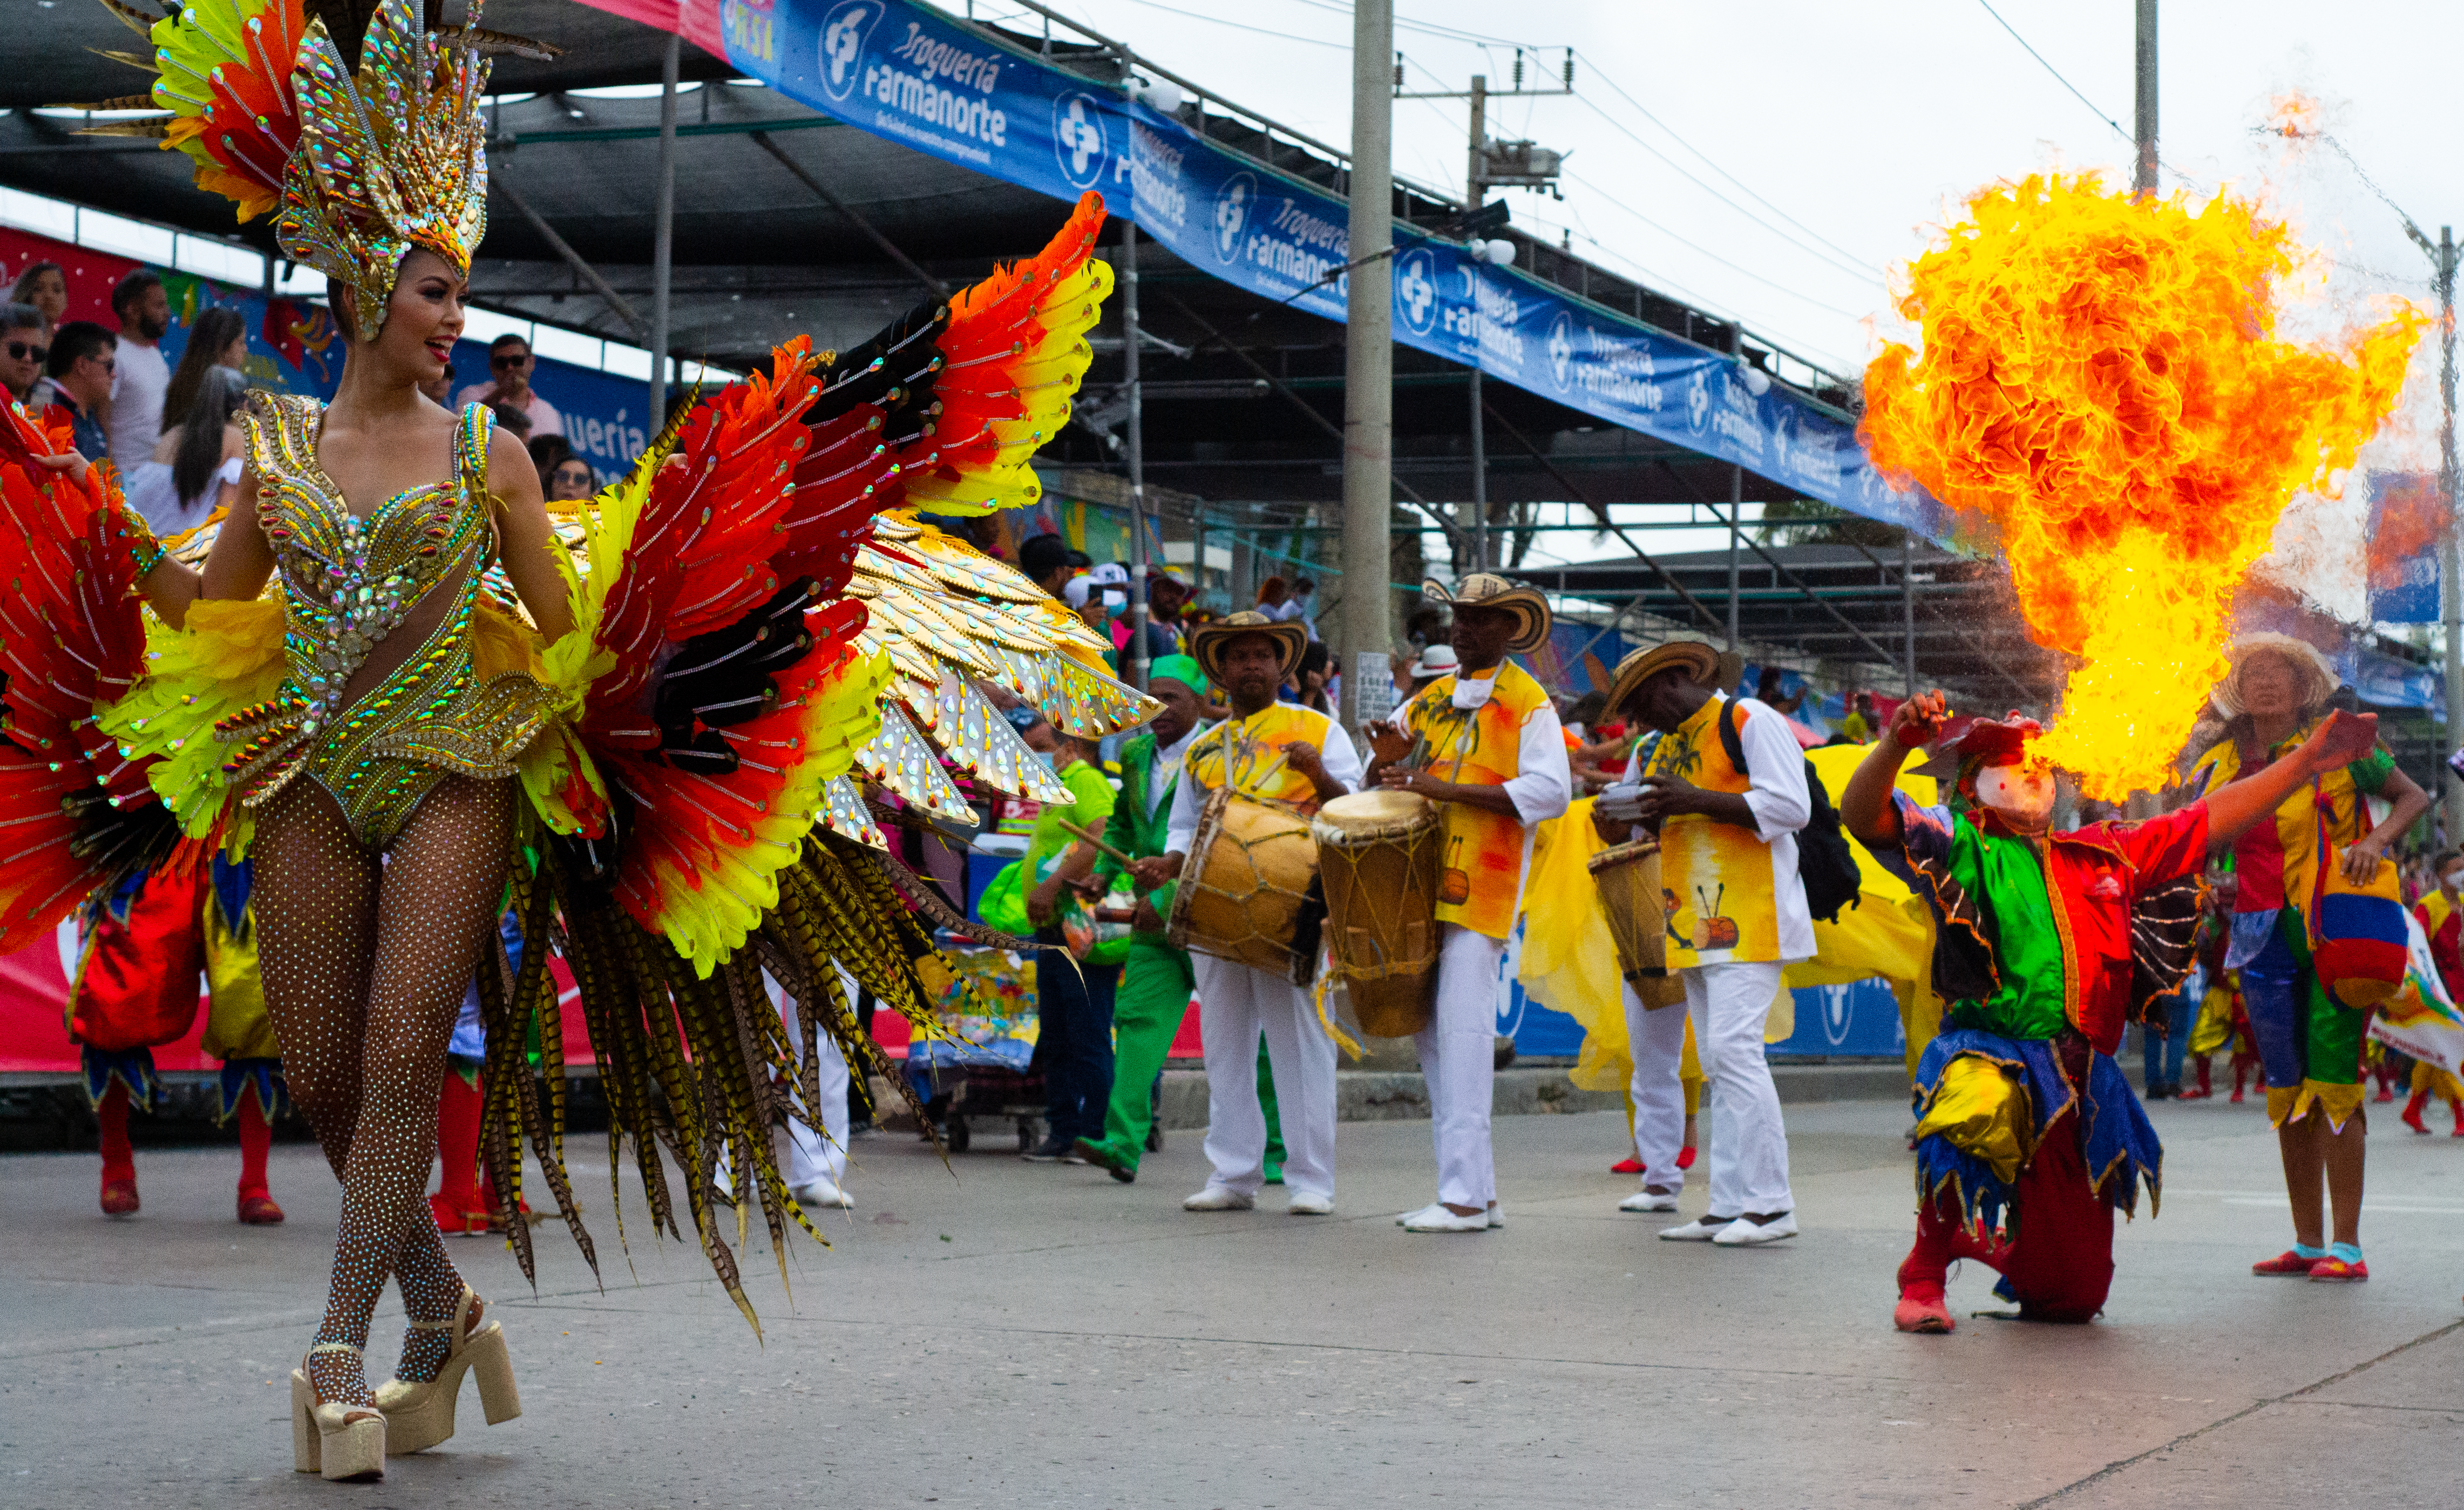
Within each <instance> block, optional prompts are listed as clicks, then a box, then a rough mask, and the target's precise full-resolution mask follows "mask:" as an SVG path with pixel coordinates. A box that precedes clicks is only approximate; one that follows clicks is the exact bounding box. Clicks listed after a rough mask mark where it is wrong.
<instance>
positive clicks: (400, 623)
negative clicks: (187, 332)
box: [216, 394, 553, 843]
mask: <svg viewBox="0 0 2464 1510" xmlns="http://www.w3.org/2000/svg"><path fill="white" fill-rule="evenodd" d="M493 420H494V416H493V415H491V414H490V412H489V411H487V410H486V409H484V408H482V407H480V406H478V405H475V404H474V405H472V406H470V407H469V408H467V409H465V410H464V411H462V413H461V415H460V417H459V418H458V419H457V421H456V422H455V428H454V433H453V454H452V464H453V473H452V476H451V478H449V479H448V480H445V481H442V482H433V483H428V484H425V485H422V486H420V487H415V488H412V489H410V490H408V491H407V492H404V493H400V494H397V495H395V496H394V497H392V498H390V499H387V500H385V503H384V504H383V505H382V506H381V507H379V508H378V509H377V510H376V512H375V513H373V514H370V515H368V516H367V517H366V518H364V519H363V518H360V517H358V516H355V515H354V514H353V513H352V512H351V510H350V505H349V504H348V503H347V502H346V501H345V500H344V499H343V498H342V494H341V489H340V488H338V487H336V486H335V485H334V481H333V479H332V478H331V477H327V476H326V474H325V470H324V468H323V467H322V466H320V465H319V463H318V460H317V442H318V437H319V432H320V431H321V429H322V427H323V422H324V406H323V405H321V404H319V403H318V402H317V401H316V400H314V399H307V398H297V397H293V396H290V395H285V394H257V395H253V396H252V398H251V399H250V402H249V414H248V422H247V432H248V441H249V464H250V469H251V470H252V471H253V473H254V474H255V477H256V485H257V495H256V500H255V503H256V510H257V521H258V522H259V524H260V525H261V526H262V527H263V529H264V531H265V537H266V540H267V542H268V544H271V545H272V546H273V547H274V559H275V574H276V576H277V578H278V583H279V591H280V596H281V600H282V608H283V654H284V657H285V661H286V664H287V667H288V671H289V675H288V676H286V677H284V679H283V684H282V689H281V691H280V692H279V693H278V694H277V695H276V696H275V698H273V699H270V700H268V701H266V702H263V703H260V704H258V705H256V706H255V707H253V708H249V709H247V710H246V711H244V712H242V713H240V714H237V715H235V716H233V717H232V718H230V719H226V720H224V721H223V722H221V723H220V724H218V725H217V726H216V727H217V733H218V734H219V736H220V737H221V738H222V739H223V740H224V741H226V742H227V743H229V744H231V745H233V746H234V748H233V749H232V751H231V755H230V756H229V757H228V758H227V759H226V760H225V762H224V765H223V769H224V772H225V773H226V775H227V776H228V777H229V779H230V780H231V782H232V784H233V785H234V786H236V787H238V788H240V801H241V802H242V803H243V804H244V805H246V806H250V807H254V806H257V805H258V804H261V803H263V802H265V801H267V800H268V799H270V798H271V797H272V796H273V795H274V794H275V792H277V791H279V790H281V789H282V788H283V787H284V786H286V785H287V784H288V783H289V782H291V781H292V780H293V779H294V778H295V777H296V776H297V775H298V774H299V773H301V772H302V771H305V772H307V773H309V774H310V775H311V776H312V777H313V778H314V779H316V780H317V781H319V782H320V783H321V784H322V785H323V786H324V787H325V788H327V789H328V790H329V791H331V792H332V793H333V794H334V797H335V799H336V800H337V801H338V802H340V803H341V806H342V809H343V813H344V816H346V817H347V818H348V819H349V820H350V821H351V824H352V827H353V828H354V829H355V830H356V831H357V832H358V833H360V834H361V836H362V837H363V839H365V840H367V841H369V842H372V843H381V842H383V841H384V840H385V839H386V838H388V837H390V836H391V834H392V833H394V832H395V831H396V830H397V829H398V828H399V827H400V825H401V822H402V820H403V819H404V818H405V817H407V815H408V814H409V811H410V810H411V809H412V808H413V807H414V806H416V805H417V803H418V800H419V798H420V797H421V796H423V795H425V794H426V793H427V791H428V790H429V788H431V787H433V786H434V785H435V783H436V781H437V780H438V779H439V778H440V777H442V776H443V775H445V774H448V773H453V772H459V773H462V774H466V775H472V776H479V777H489V778H494V777H502V776H507V775H511V774H512V772H513V765H512V761H513V757H514V756H515V755H516V754H517V753H518V752H519V750H520V749H521V747H522V746H523V745H524V744H526V743H528V741H529V740H530V738H531V737H532V736H533V735H534V734H535V733H537V732H538V730H539V725H540V724H541V723H542V722H544V721H545V719H546V717H547V710H548V707H549V705H550V704H551V702H552V700H553V699H551V698H550V696H549V695H548V694H547V692H546V691H545V689H543V688H541V687H540V686H539V683H538V682H537V681H535V680H533V679H532V678H531V677H528V676H525V675H497V676H495V677H487V678H482V677H479V676H478V675H477V673H476V672H475V671H474V669H473V662H472V618H473V613H474V612H477V611H481V604H480V599H481V572H482V569H483V568H484V567H485V566H486V565H487V563H488V558H489V556H490V554H491V553H492V551H493V548H494V543H495V526H494V512H493V511H494V506H495V505H494V504H493V502H492V501H491V500H490V498H489V494H488V486H487V478H488V440H489V435H490V432H491V429H492V426H493ZM457 578H458V579H459V585H458V586H451V587H449V584H453V583H454V582H455V580H456V579H457ZM440 590H450V591H451V593H452V594H453V598H452V601H451V603H450V604H448V605H447V606H446V610H445V611H444V613H443V614H442V615H441V616H440V617H438V618H437V619H436V621H435V628H434V629H433V630H431V631H430V632H429V634H428V635H427V637H426V639H425V640H424V641H422V642H421V643H420V644H419V645H418V646H417V647H416V648H415V649H413V650H412V651H411V652H410V654H409V655H407V656H405V657H403V658H401V659H400V660H399V662H398V663H397V664H395V665H394V666H393V667H392V669H391V670H390V671H388V672H386V674H385V677H383V679H382V680H380V681H378V682H377V683H376V684H375V685H374V686H371V687H367V688H365V689H363V690H362V691H360V692H359V693H358V694H357V695H356V696H352V695H351V684H352V678H353V677H355V676H358V675H359V673H360V672H361V671H362V669H363V667H365V666H366V664H367V662H368V659H369V657H370V656H371V655H374V654H376V652H377V650H378V648H379V647H380V646H382V645H385V642H386V640H387V638H388V637H389V636H391V635H393V634H395V633H401V632H404V626H405V625H406V624H407V622H408V621H409V620H410V618H411V617H412V615H413V614H414V613H415V612H417V611H418V610H419V609H420V607H421V605H422V604H423V603H425V602H426V601H427V600H428V597H429V594H430V593H432V592H436V591H440ZM388 658H391V657H390V656H389V657H388Z"/></svg>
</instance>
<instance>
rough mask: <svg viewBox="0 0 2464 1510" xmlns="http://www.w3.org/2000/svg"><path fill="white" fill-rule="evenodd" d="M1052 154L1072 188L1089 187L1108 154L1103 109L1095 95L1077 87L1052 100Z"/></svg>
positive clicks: (1097, 177)
mask: <svg viewBox="0 0 2464 1510" xmlns="http://www.w3.org/2000/svg"><path fill="white" fill-rule="evenodd" d="M1052 155H1053V157H1054V158H1055V159H1056V160H1058V161H1059V162H1060V164H1061V176H1062V177H1064V178H1066V179H1067V180H1069V187H1070V188H1072V189H1092V188H1094V187H1095V182H1096V180H1098V179H1100V178H1102V177H1103V176H1104V169H1105V167H1107V166H1108V165H1109V164H1110V163H1111V154H1110V153H1109V152H1107V151H1106V150H1105V142H1104V112H1103V108H1102V107H1101V106H1099V105H1097V104H1096V103H1095V97H1094V96H1092V95H1088V94H1081V93H1079V92H1077V91H1076V90H1072V91H1070V92H1069V93H1067V94H1066V95H1063V96H1061V97H1060V98H1059V99H1057V100H1053V101H1052Z"/></svg>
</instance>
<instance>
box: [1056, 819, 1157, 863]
mask: <svg viewBox="0 0 2464 1510" xmlns="http://www.w3.org/2000/svg"><path fill="white" fill-rule="evenodd" d="M1053 821H1054V822H1056V823H1058V824H1060V825H1061V826H1062V827H1063V828H1065V829H1067V830H1068V831H1069V832H1070V833H1074V834H1076V835H1078V837H1080V838H1082V839H1084V840H1086V841H1087V842H1088V843H1089V844H1091V845H1093V846H1095V853H1096V854H1098V855H1103V856H1104V857H1105V858H1107V859H1111V860H1115V861H1118V862H1119V863H1121V864H1123V865H1134V864H1136V863H1137V862H1136V861H1135V860H1133V859H1131V858H1130V857H1129V856H1128V855H1124V854H1122V853H1121V852H1120V851H1118V850H1116V849H1114V848H1112V847H1111V845H1109V844H1107V843H1105V842H1104V841H1103V840H1102V839H1099V838H1097V837H1095V835H1093V834H1091V833H1088V832H1087V831H1086V830H1084V829H1082V828H1080V827H1078V825H1076V824H1074V823H1072V822H1070V821H1069V820H1068V819H1067V818H1056V819H1054V820H1053Z"/></svg>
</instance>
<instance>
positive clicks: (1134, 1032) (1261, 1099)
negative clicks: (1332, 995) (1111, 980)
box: [1104, 934, 1284, 1175]
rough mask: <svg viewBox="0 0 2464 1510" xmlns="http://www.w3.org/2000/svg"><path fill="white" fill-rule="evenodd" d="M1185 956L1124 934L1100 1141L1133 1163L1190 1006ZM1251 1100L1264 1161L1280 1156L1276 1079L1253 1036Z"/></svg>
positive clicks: (1273, 1162) (1157, 941) (1272, 1166)
mask: <svg viewBox="0 0 2464 1510" xmlns="http://www.w3.org/2000/svg"><path fill="white" fill-rule="evenodd" d="M1196 985H1197V977H1196V976H1194V975H1193V974H1191V972H1190V968H1189V956H1188V954H1186V953H1185V952H1183V951H1181V950H1179V949H1176V948H1174V947H1172V946H1171V945H1170V944H1166V943H1164V942H1163V940H1162V939H1161V938H1160V937H1158V936H1155V935H1152V934H1135V935H1133V936H1132V937H1131V939H1130V957H1129V960H1128V962H1127V963H1126V964H1125V965H1124V966H1122V969H1121V985H1120V989H1119V990H1118V991H1117V992H1116V993H1115V994H1114V995H1113V997H1112V1099H1111V1104H1110V1105H1109V1106H1108V1107H1107V1108H1106V1109H1105V1113H1104V1146H1105V1149H1106V1150H1107V1151H1108V1152H1110V1153H1111V1154H1112V1155H1114V1156H1115V1157H1116V1158H1118V1159H1119V1160H1120V1161H1121V1162H1122V1164H1123V1165H1124V1166H1127V1167H1128V1168H1131V1169H1133V1170H1134V1169H1135V1168H1137V1166H1138V1156H1139V1155H1140V1154H1143V1153H1144V1152H1146V1146H1147V1131H1148V1129H1149V1128H1151V1127H1153V1126H1154V1125H1155V1077H1156V1076H1158V1075H1160V1074H1162V1073H1163V1062H1164V1059H1165V1058H1166V1057H1167V1056H1169V1055H1170V1054H1171V1053H1172V1040H1173V1038H1174V1036H1175V1035H1176V1034H1177V1033H1179V1032H1180V1023H1181V1019H1182V1018H1183V1017H1184V1016H1186V1015H1187V1014H1188V1011H1189V993H1190V991H1191V990H1192V989H1194V988H1196ZM1258 1104H1259V1106H1260V1108H1261V1109H1263V1110H1264V1111H1265V1114H1266V1164H1267V1166H1268V1172H1269V1174H1270V1175H1271V1174H1272V1173H1274V1172H1276V1171H1278V1170H1279V1169H1280V1168H1281V1166H1282V1165H1283V1162H1284V1138H1283V1129H1282V1127H1281V1126H1280V1125H1279V1124H1278V1122H1277V1121H1276V1118H1275V1081H1274V1077H1273V1076H1272V1075H1271V1074H1270V1073H1268V1071H1267V1069H1266V1046H1265V1039H1263V1038H1261V1039H1260V1040H1259V1043H1258Z"/></svg>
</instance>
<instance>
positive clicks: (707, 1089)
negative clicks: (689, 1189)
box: [699, 1063, 762, 1342]
mask: <svg viewBox="0 0 2464 1510" xmlns="http://www.w3.org/2000/svg"><path fill="white" fill-rule="evenodd" d="M702 1074H703V1076H704V1077H705V1079H704V1085H703V1097H704V1099H706V1100H711V1099H719V1098H720V1097H722V1096H723V1095H724V1093H723V1092H721V1091H720V1090H719V1088H718V1086H717V1085H716V1083H715V1077H716V1075H717V1069H716V1067H715V1065H711V1064H708V1063H705V1064H704V1065H703V1066H702ZM717 1168H718V1141H717V1140H716V1139H713V1140H712V1141H711V1143H710V1144H708V1145H706V1146H705V1148H704V1150H703V1153H702V1166H701V1181H700V1184H701V1188H702V1192H703V1194H704V1196H705V1199H704V1200H703V1201H702V1202H701V1207H700V1211H699V1218H700V1228H701V1250H702V1253H703V1255H705V1256H707V1257H708V1258H709V1259H710V1267H711V1272H712V1273H714V1274H715V1275H716V1276H717V1277H718V1282H719V1283H720V1284H721V1285H723V1286H725V1287H726V1290H727V1298H728V1299H731V1300H734V1301H735V1302H736V1308H737V1310H739V1311H741V1312H743V1313H744V1320H745V1321H746V1322H747V1323H748V1324H749V1325H751V1326H752V1328H753V1338H754V1341H756V1342H760V1341H762V1336H761V1318H759V1316H756V1315H755V1314H754V1313H753V1301H752V1300H751V1299H749V1298H747V1297H746V1295H745V1293H744V1276H743V1274H742V1272H741V1271H740V1270H738V1269H737V1266H736V1255H735V1253H734V1252H733V1251H732V1250H730V1249H729V1247H728V1246H727V1240H726V1239H725V1238H723V1237H721V1236H719V1234H718V1222H717V1220H716V1215H715V1212H713V1211H712V1210H711V1209H710V1208H711V1202H710V1201H709V1200H708V1199H707V1197H708V1196H709V1195H711V1194H713V1193H715V1191H716V1188H717V1187H716V1185H715V1176H716V1173H717ZM738 1199H739V1200H740V1199H741V1197H739V1198H738ZM743 1240H744V1239H743V1237H742V1235H741V1234H739V1235H738V1236H737V1242H739V1243H740V1242H742V1241H743Z"/></svg>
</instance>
